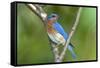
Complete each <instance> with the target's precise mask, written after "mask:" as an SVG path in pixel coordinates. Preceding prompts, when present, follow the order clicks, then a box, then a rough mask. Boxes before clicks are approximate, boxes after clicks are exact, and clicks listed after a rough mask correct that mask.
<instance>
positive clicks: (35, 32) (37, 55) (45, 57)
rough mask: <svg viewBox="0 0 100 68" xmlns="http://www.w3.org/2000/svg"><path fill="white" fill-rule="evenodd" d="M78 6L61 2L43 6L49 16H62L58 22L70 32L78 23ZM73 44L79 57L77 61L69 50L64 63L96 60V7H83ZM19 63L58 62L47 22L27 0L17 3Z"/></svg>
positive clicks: (72, 40)
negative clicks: (55, 58) (29, 5)
mask: <svg viewBox="0 0 100 68" xmlns="http://www.w3.org/2000/svg"><path fill="white" fill-rule="evenodd" d="M78 8H79V7H74V6H58V5H45V6H44V7H43V9H44V10H45V11H46V12H47V14H48V15H50V14H51V13H57V14H58V15H59V20H58V22H60V24H61V25H62V26H63V28H64V29H65V31H66V32H68V33H69V32H70V30H71V27H72V25H73V24H74V22H75V19H76V14H77V11H78ZM71 43H72V44H73V45H74V47H75V48H74V50H75V52H76V54H77V60H73V59H72V56H71V54H70V53H69V51H68V50H67V51H66V55H65V58H64V62H69V61H87V60H96V8H93V7H83V9H82V12H81V16H80V21H79V25H78V27H77V29H76V32H75V33H74V35H73V37H72V39H71ZM17 63H18V64H40V63H54V57H53V54H52V50H51V46H50V44H49V41H48V36H47V34H46V31H45V28H44V25H43V22H42V21H41V20H40V18H39V17H38V16H37V15H36V14H35V13H33V12H32V11H31V10H30V9H29V8H28V7H27V6H26V4H24V3H18V4H17Z"/></svg>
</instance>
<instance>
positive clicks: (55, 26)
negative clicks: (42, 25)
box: [46, 13, 76, 59]
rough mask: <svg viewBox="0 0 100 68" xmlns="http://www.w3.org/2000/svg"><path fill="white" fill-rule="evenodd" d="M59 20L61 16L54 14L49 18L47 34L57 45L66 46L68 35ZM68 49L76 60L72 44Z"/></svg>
mask: <svg viewBox="0 0 100 68" xmlns="http://www.w3.org/2000/svg"><path fill="white" fill-rule="evenodd" d="M58 19H59V16H58V15H57V14H56V13H52V14H50V15H48V16H47V24H46V27H47V34H48V37H49V39H50V40H51V41H52V42H53V43H55V44H56V45H60V44H61V45H65V42H66V40H67V39H68V33H67V32H65V30H64V28H63V27H62V26H61V24H60V22H58ZM67 48H68V50H69V51H70V53H71V55H72V58H73V59H76V54H75V51H74V50H73V49H74V46H73V45H72V44H71V43H69V45H68V46H67Z"/></svg>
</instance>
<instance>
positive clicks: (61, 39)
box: [48, 32, 66, 45]
mask: <svg viewBox="0 0 100 68" xmlns="http://www.w3.org/2000/svg"><path fill="white" fill-rule="evenodd" d="M48 36H49V38H50V39H51V40H52V41H53V42H55V43H57V44H58V45H59V44H62V45H64V44H65V41H66V40H65V39H64V37H63V36H62V35H61V34H60V33H58V32H55V33H52V34H51V33H48Z"/></svg>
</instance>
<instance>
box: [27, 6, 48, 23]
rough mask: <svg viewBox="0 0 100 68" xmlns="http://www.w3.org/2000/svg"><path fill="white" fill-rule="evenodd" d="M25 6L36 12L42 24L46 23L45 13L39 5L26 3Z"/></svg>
mask: <svg viewBox="0 0 100 68" xmlns="http://www.w3.org/2000/svg"><path fill="white" fill-rule="evenodd" d="M27 6H28V7H29V8H30V9H31V10H32V11H33V12H34V13H36V14H37V16H38V17H39V18H40V19H41V20H42V21H43V23H44V24H45V23H46V18H47V13H46V12H45V11H44V10H43V9H42V7H41V6H39V5H38V4H27Z"/></svg>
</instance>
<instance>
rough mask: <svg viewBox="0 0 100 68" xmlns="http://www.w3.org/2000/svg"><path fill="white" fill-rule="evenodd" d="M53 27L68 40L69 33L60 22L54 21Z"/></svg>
mask: <svg viewBox="0 0 100 68" xmlns="http://www.w3.org/2000/svg"><path fill="white" fill-rule="evenodd" d="M53 27H54V29H55V30H56V31H57V32H59V33H60V34H61V35H62V36H63V37H64V38H65V39H66V40H67V38H68V34H67V33H66V32H65V31H64V29H63V27H62V26H61V25H60V24H59V23H58V22H56V23H54V24H53Z"/></svg>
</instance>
